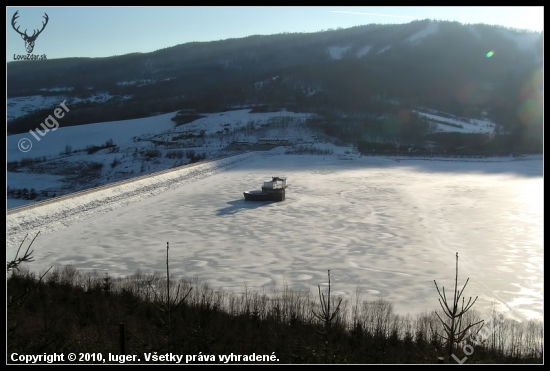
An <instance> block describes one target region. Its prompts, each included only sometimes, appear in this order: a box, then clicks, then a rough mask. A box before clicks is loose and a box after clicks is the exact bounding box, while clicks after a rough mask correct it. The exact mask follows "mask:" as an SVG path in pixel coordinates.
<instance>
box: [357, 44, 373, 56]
mask: <svg viewBox="0 0 550 371" xmlns="http://www.w3.org/2000/svg"><path fill="white" fill-rule="evenodd" d="M371 49H372V46H371V45H366V46H364V47H362V48H361V49H359V50H358V51H357V58H361V57H363V56H365V55H367V54H368V53H369V51H370V50H371Z"/></svg>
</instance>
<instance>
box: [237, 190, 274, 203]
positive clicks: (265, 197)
mask: <svg viewBox="0 0 550 371" xmlns="http://www.w3.org/2000/svg"><path fill="white" fill-rule="evenodd" d="M243 194H244V199H245V200H246V201H269V200H270V197H269V196H270V195H269V193H264V192H261V191H246V192H243Z"/></svg>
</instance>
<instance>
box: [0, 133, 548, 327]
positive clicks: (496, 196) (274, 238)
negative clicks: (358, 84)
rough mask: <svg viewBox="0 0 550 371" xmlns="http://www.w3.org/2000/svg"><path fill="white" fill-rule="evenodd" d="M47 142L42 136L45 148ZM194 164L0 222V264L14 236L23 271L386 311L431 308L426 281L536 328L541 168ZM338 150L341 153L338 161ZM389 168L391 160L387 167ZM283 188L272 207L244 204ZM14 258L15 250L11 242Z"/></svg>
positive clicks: (506, 164)
mask: <svg viewBox="0 0 550 371" xmlns="http://www.w3.org/2000/svg"><path fill="white" fill-rule="evenodd" d="M53 136H54V135H52V138H53ZM283 152H284V149H282V148H281V149H275V150H273V151H270V152H260V153H246V154H243V155H240V156H237V157H233V158H229V159H224V160H219V161H216V162H210V163H204V164H198V165H196V166H193V167H189V168H187V169H182V170H177V171H174V172H172V173H169V174H163V175H161V176H158V177H155V178H151V179H146V180H140V181H136V182H133V183H128V184H125V185H123V186H120V187H117V188H111V189H108V190H103V191H98V192H95V193H90V194H87V195H84V196H80V197H75V198H72V199H68V200H63V201H59V202H57V203H52V204H49V205H44V206H39V207H36V208H33V209H30V210H22V211H18V212H15V213H10V214H9V215H8V217H7V249H6V250H7V252H6V253H7V259H13V257H14V256H15V252H16V250H17V247H18V246H19V244H20V243H21V241H22V239H23V237H24V236H25V235H26V234H27V233H28V234H29V236H34V235H35V234H36V232H38V231H40V235H39V237H38V238H37V240H36V241H35V243H34V245H33V247H34V251H35V262H33V263H30V264H29V268H30V269H31V270H33V271H37V272H40V271H44V270H46V269H47V268H48V267H50V266H52V265H53V266H57V267H60V268H61V267H63V266H64V265H68V264H70V265H73V266H74V267H76V268H77V269H78V270H81V271H91V270H97V271H99V272H100V273H103V272H108V273H109V274H110V275H112V276H126V275H129V274H133V273H135V272H136V270H137V269H140V270H141V271H142V272H144V273H153V272H159V273H162V272H164V271H165V257H166V255H165V254H166V242H169V243H170V273H171V274H173V275H174V276H175V277H178V278H180V277H185V278H191V279H193V278H196V277H198V278H199V279H200V280H202V281H207V282H208V283H209V284H210V286H211V287H214V288H219V289H224V290H227V291H232V292H242V291H244V289H245V286H246V287H247V288H248V289H249V290H258V291H260V290H263V289H265V290H266V291H269V290H272V289H273V288H275V289H282V288H283V286H284V285H288V286H289V287H290V288H292V289H309V290H312V291H316V289H317V285H326V281H327V276H326V273H327V269H330V270H331V279H332V283H333V286H332V289H333V292H334V293H336V294H341V295H343V296H344V297H347V298H352V297H353V295H354V294H355V292H356V290H357V289H359V290H360V291H361V292H362V297H363V298H364V299H368V300H375V299H377V298H384V299H386V300H388V301H390V302H391V303H393V304H394V306H395V310H396V311H397V312H398V313H402V314H406V313H411V314H416V313H419V312H422V311H424V310H435V309H439V304H438V301H437V299H438V295H437V291H436V289H435V287H434V283H433V281H434V279H435V280H437V283H438V285H439V286H440V287H441V286H445V289H446V290H447V291H448V292H450V291H451V290H452V287H453V284H454V273H455V269H454V268H455V253H456V252H459V256H460V262H459V283H464V282H465V280H466V278H468V277H469V278H470V282H469V284H468V287H467V288H466V292H465V294H466V296H467V297H469V296H474V297H475V296H476V295H479V299H478V302H477V303H476V305H475V307H474V309H476V310H478V311H480V312H481V313H487V311H488V310H489V308H490V307H491V303H493V302H494V303H497V304H499V309H500V310H502V311H503V312H507V313H509V314H511V315H515V316H516V317H517V318H536V319H542V317H543V215H544V214H543V202H542V200H543V177H542V158H541V156H539V157H538V158H536V157H535V158H526V159H523V160H522V161H514V160H513V159H511V158H506V159H488V160H486V161H466V160H454V161H453V160H449V159H441V160H434V159H432V160H431V161H429V160H421V159H412V158H401V159H397V158H384V157H365V156H363V157H359V156H357V155H349V156H346V157H343V156H339V155H337V154H335V155H332V156H328V155H327V156H312V155H302V156H299V155H284V154H283ZM342 152H343V150H342ZM396 160H397V161H396ZM271 176H286V177H287V184H288V189H287V193H286V200H285V201H284V202H274V203H269V202H268V203H262V202H259V203H258V202H246V201H244V197H243V191H245V190H254V189H259V188H260V187H261V184H262V182H263V181H264V180H269V179H270V177H271ZM25 246H26V244H25Z"/></svg>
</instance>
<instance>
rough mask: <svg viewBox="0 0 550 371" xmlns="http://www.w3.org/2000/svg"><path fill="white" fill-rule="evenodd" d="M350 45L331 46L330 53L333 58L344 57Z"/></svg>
mask: <svg viewBox="0 0 550 371" xmlns="http://www.w3.org/2000/svg"><path fill="white" fill-rule="evenodd" d="M349 48H350V47H349V46H329V47H328V53H329V55H330V58H331V59H333V60H338V59H342V56H343V55H344V53H345V52H347V51H348V49H349Z"/></svg>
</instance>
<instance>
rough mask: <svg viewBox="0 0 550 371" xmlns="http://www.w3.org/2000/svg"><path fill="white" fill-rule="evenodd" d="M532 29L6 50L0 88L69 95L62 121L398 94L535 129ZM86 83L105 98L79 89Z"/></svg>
mask: <svg viewBox="0 0 550 371" xmlns="http://www.w3.org/2000/svg"><path fill="white" fill-rule="evenodd" d="M543 37H544V35H543V33H533V32H526V31H519V30H512V29H506V28H503V27H499V26H489V25H484V24H476V25H464V24H460V23H457V22H436V21H430V20H423V21H415V22H411V23H408V24H399V25H374V24H371V25H366V26H359V27H353V28H349V29H338V30H328V31H323V32H316V33H292V34H290V33H288V34H277V35H268V36H249V37H246V38H241V39H228V40H221V41H213V42H194V43H187V44H182V45H177V46H174V47H171V48H166V49H162V50H157V51H155V52H151V53H134V54H128V55H121V56H113V57H108V58H65V59H56V60H45V61H17V62H9V63H8V64H7V82H8V83H7V94H8V98H14V97H24V96H32V95H58V94H59V91H63V92H64V93H63V94H65V95H66V96H68V97H69V98H73V99H75V102H77V98H78V102H80V103H78V104H76V103H73V104H72V108H73V110H72V111H71V115H67V118H66V119H64V120H63V121H64V122H63V123H61V125H62V126H67V125H77V124H84V123H93V122H104V121H111V120H120V119H127V118H135V117H145V116H150V115H153V114H158V113H165V112H171V111H175V110H180V109H192V110H197V111H203V112H206V111H219V110H223V109H229V108H236V107H241V108H242V107H252V106H264V108H265V109H278V108H281V107H284V108H287V109H289V110H303V111H308V112H326V111H330V112H332V113H337V114H349V113H353V114H356V113H365V114H371V115H374V116H376V115H383V114H384V113H386V112H388V111H389V110H393V109H395V106H396V105H397V106H399V107H401V108H405V109H411V108H413V107H427V108H430V109H434V110H440V111H444V112H448V113H450V114H454V115H460V116H463V117H472V118H474V117H479V116H480V115H482V114H485V115H489V117H488V118H490V119H492V120H494V121H495V122H496V123H497V124H498V125H500V126H501V127H502V128H503V129H504V130H506V131H509V132H514V130H521V127H520V126H519V125H520V124H521V123H522V122H523V124H524V125H525V121H526V120H528V121H530V124H531V125H538V127H540V130H541V134H542V114H540V118H539V117H538V116H537V114H533V112H535V111H536V110H537V109H538V106H537V105H540V110H542V101H540V102H539V101H538V100H537V99H538V97H542V89H543V86H542V77H541V76H542V68H543ZM537 74H538V75H537ZM537 76H539V77H540V79H537ZM538 81H540V83H539V82H538ZM97 94H104V95H105V96H106V97H108V98H106V99H102V100H101V101H97V100H94V99H90V98H91V97H93V96H95V95H97ZM525 104H530V105H531V106H529V107H528V108H524V106H525ZM533 105H534V106H533ZM522 107H523V108H522ZM522 109H523V111H521V110H522ZM525 110H528V112H526V111H525ZM9 111H10V107H9V106H8V120H9V130H8V131H9V133H17V132H23V131H26V130H28V128H27V126H28V127H29V128H31V127H32V128H34V127H36V123H37V121H36V119H37V118H38V117H40V118H39V120H42V119H43V118H42V116H43V113H36V112H35V115H38V116H35V117H32V116H33V115H32V114H31V115H29V116H28V117H27V118H21V117H15V118H13V119H12V120H10V114H9V113H10V112H9ZM526 116H528V117H527V118H526ZM533 122H534V124H533ZM29 125H31V126H29ZM518 127H519V128H520V129H518Z"/></svg>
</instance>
